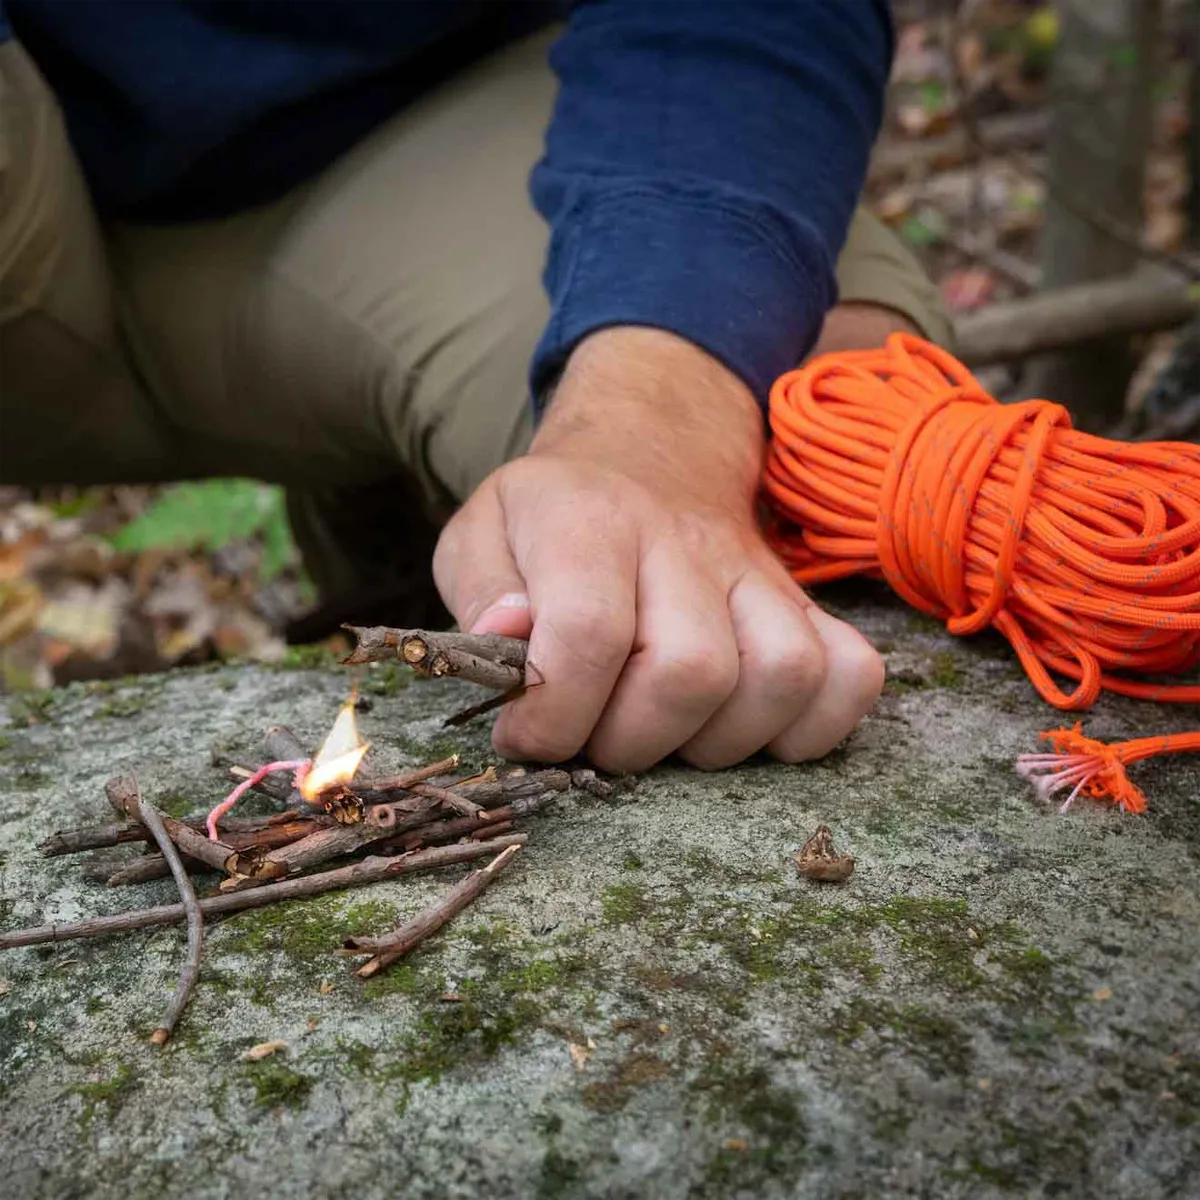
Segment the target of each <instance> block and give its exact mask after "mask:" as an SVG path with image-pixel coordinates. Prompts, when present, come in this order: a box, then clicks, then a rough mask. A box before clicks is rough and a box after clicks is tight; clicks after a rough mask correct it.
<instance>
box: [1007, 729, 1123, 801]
mask: <svg viewBox="0 0 1200 1200" xmlns="http://www.w3.org/2000/svg"><path fill="white" fill-rule="evenodd" d="M1040 740H1041V741H1043V742H1049V743H1050V744H1051V745H1052V746H1053V747H1054V753H1053V754H1022V755H1021V756H1020V757H1019V758H1018V759H1017V774H1019V775H1021V776H1022V777H1023V778H1025V779H1027V780H1029V782H1030V783H1031V784H1032V785H1033V788H1034V790H1035V791H1036V792H1037V794H1038V796H1039V797H1041V799H1043V800H1049V799H1050V798H1051V797H1053V796H1054V795H1056V794H1057V793H1059V792H1062V791H1065V790H1066V789H1067V788H1070V794H1069V795H1068V796H1067V798H1066V799H1065V800H1064V801H1063V802H1062V804H1061V805H1060V806H1059V810H1058V811H1059V812H1066V811H1067V809H1068V808H1070V807H1071V805H1072V804H1074V803H1075V800H1076V799H1077V798H1078V797H1079V796H1090V797H1091V798H1092V799H1093V800H1107V801H1109V803H1111V804H1116V805H1117V806H1118V807H1119V808H1120V809H1121V811H1122V812H1132V813H1140V812H1145V811H1146V797H1145V795H1144V794H1143V792H1142V790H1141V788H1139V787H1138V786H1137V784H1135V783H1134V782H1133V781H1132V780H1131V779H1130V778H1129V776H1128V775H1126V774H1125V764H1124V763H1123V762H1122V761H1121V754H1120V746H1121V743H1117V744H1115V745H1112V746H1110V745H1107V744H1106V743H1104V742H1098V741H1096V739H1095V738H1090V737H1085V736H1084V734H1083V730H1082V726H1080V725H1075V726H1074V727H1073V728H1071V729H1052V730H1050V731H1048V732H1046V733H1043V734H1041V735H1040Z"/></svg>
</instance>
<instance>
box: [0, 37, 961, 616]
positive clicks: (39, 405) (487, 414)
mask: <svg viewBox="0 0 1200 1200" xmlns="http://www.w3.org/2000/svg"><path fill="white" fill-rule="evenodd" d="M548 40H549V39H548V37H547V36H545V35H541V36H538V37H535V38H532V39H529V40H527V41H525V42H522V43H519V44H517V45H514V46H512V47H509V48H507V49H505V50H503V51H501V52H500V53H498V54H496V55H495V56H493V57H492V58H491V59H489V60H487V61H486V62H484V63H482V64H480V65H479V66H477V67H473V68H471V69H470V70H468V71H465V72H464V73H463V74H462V75H461V76H459V77H458V78H456V79H454V80H452V81H451V82H450V83H448V84H446V85H445V86H443V87H442V88H440V89H438V90H436V91H435V92H433V93H431V94H430V95H428V96H426V97H424V98H423V99H422V100H420V101H418V102H417V103H415V104H414V105H412V106H411V107H410V108H408V109H406V110H405V111H404V112H402V113H400V114H399V115H397V116H396V117H395V118H393V119H392V120H391V121H390V122H388V123H387V124H386V125H384V126H382V127H381V128H379V129H378V130H376V131H375V132H374V133H373V134H372V135H370V136H369V137H367V138H366V139H364V140H363V141H362V142H361V143H360V144H359V145H358V146H356V147H355V148H354V149H353V150H351V151H350V152H349V153H347V154H346V155H344V156H343V157H342V158H341V159H340V160H338V161H337V162H335V163H334V164H333V165H332V166H331V167H329V168H328V169H327V170H326V171H325V172H324V173H323V174H322V175H320V176H318V177H317V178H316V179H314V180H312V181H310V182H309V183H307V184H305V185H304V186H302V187H301V188H298V189H296V190H295V191H294V192H293V193H291V194H290V195H288V196H286V197H285V198H284V199H283V200H281V201H279V202H278V203H276V204H273V205H270V206H268V207H266V208H260V209H255V210H251V211H247V212H244V213H240V214H238V215H236V216H234V217H231V218H228V219H225V220H220V221H212V222H201V223H193V224H186V225H178V226H157V227H149V226H130V225H119V226H115V227H111V228H107V229H105V230H103V233H102V232H101V231H100V230H99V228H98V226H97V223H96V220H95V218H94V216H93V215H92V212H91V209H90V205H89V203H88V199H87V196H86V192H85V188H84V184H83V182H82V180H81V178H80V175H79V171H78V168H77V167H76V165H75V161H74V158H73V155H72V153H71V150H70V147H69V144H68V143H67V140H66V137H65V134H64V131H63V129H62V125H61V121H60V118H59V116H58V110H57V107H56V105H55V104H54V101H53V98H52V97H51V96H50V95H49V94H48V92H47V91H46V89H45V86H44V84H42V82H41V80H40V77H39V76H38V75H37V73H36V70H35V69H34V68H33V67H32V65H31V64H30V63H29V60H28V59H27V58H25V57H24V55H23V54H22V52H21V51H20V49H19V47H17V46H16V45H15V44H13V43H9V44H8V45H5V46H3V47H0V82H2V86H3V88H4V91H5V95H4V96H3V97H0V114H2V116H0V120H3V130H2V135H3V136H2V140H0V202H2V205H3V207H2V209H0V267H2V272H0V479H3V480H5V481H9V482H27V483H34V482H66V481H71V482H81V483H85V482H101V481H107V482H115V481H137V480H164V479H176V478H187V477H197V476H205V475H252V476H256V477H259V478H263V479H267V480H272V481H275V482H279V483H282V484H284V485H285V487H286V488H287V492H288V498H289V510H290V512H291V515H292V518H293V524H294V526H295V529H296V534H297V538H298V540H299V542H300V544H301V547H302V549H303V550H304V552H305V558H306V561H307V564H308V566H309V569H310V571H311V572H312V574H313V576H314V579H315V581H316V582H317V584H318V587H319V588H320V590H321V591H322V593H324V594H326V595H335V594H342V593H348V592H351V591H359V592H360V593H361V592H362V590H363V589H364V588H365V589H367V590H368V591H369V590H372V589H375V590H380V589H381V590H387V589H388V588H394V587H396V586H397V584H399V583H400V582H401V581H402V580H403V578H404V577H405V576H411V575H412V574H413V573H414V569H418V570H420V571H422V572H425V571H427V566H428V553H429V551H430V550H431V548H432V543H433V539H434V536H435V530H436V524H437V522H438V521H439V520H440V519H444V517H445V516H446V515H447V514H448V513H449V512H450V511H452V509H453V507H454V506H455V505H456V504H457V503H459V502H461V501H462V500H463V499H464V498H465V497H466V496H467V495H468V494H469V493H470V492H471V491H472V490H473V489H474V487H475V486H476V485H477V484H478V483H479V482H480V481H481V480H482V479H483V478H484V477H485V476H486V475H487V474H488V473H489V472H490V471H492V470H493V469H495V468H496V467H498V466H499V465H500V464H501V463H503V462H504V461H506V460H507V459H509V458H512V457H513V456H515V455H517V454H519V453H521V452H522V450H523V449H524V448H525V446H526V445H527V443H528V439H529V437H530V436H531V433H532V425H531V420H530V412H529V406H528V403H527V399H526V396H527V391H526V370H527V367H528V363H529V359H530V356H531V354H532V351H533V347H534V345H535V343H536V341H537V339H538V337H539V335H540V333H541V330H542V327H543V325H544V323H545V320H546V317H547V308H546V300H545V297H544V294H543V292H542V289H541V284H540V274H541V268H542V262H543V258H544V254H545V249H546V242H547V231H546V229H545V227H544V225H543V223H542V221H541V219H540V217H538V215H537V213H536V212H535V211H534V210H533V208H532V206H531V204H530V202H529V199H528V194H527V179H528V174H529V170H530V168H531V167H532V165H533V163H534V162H535V160H536V159H537V158H538V156H539V155H540V153H541V148H542V137H543V134H544V131H545V127H546V124H547V121H548V119H549V114H550V110H551V106H552V104H553V99H554V80H553V76H552V75H551V73H550V70H549V67H548V65H547V63H546V45H547V42H548ZM14 97H15V102H14V99H13V98H14ZM839 280H840V283H841V287H842V292H843V300H845V301H850V302H857V303H865V304H875V305H883V306H886V307H887V308H889V309H892V310H896V311H898V312H900V313H901V314H903V315H904V316H906V317H907V318H908V319H909V321H911V322H912V323H913V324H914V325H915V326H916V327H917V328H918V329H919V330H921V331H922V332H924V333H925V334H926V335H927V336H931V337H933V338H935V339H937V340H943V341H944V340H945V339H946V338H947V336H948V324H947V322H946V320H945V317H944V315H943V314H942V312H941V309H940V306H939V304H938V299H937V293H936V290H935V289H933V287H932V285H931V284H930V283H929V282H928V281H927V280H926V279H925V278H924V277H923V275H922V274H921V272H920V269H919V267H918V266H917V265H916V263H915V261H913V260H912V258H911V256H909V255H908V254H907V252H906V251H905V250H904V249H903V247H901V246H900V245H899V244H898V243H897V242H896V241H895V239H894V238H892V237H891V235H890V234H888V233H887V232H886V231H885V230H883V229H882V227H881V226H879V225H878V223H877V222H875V221H874V219H873V218H871V217H869V216H867V215H866V214H865V213H862V212H860V213H859V214H858V216H856V218H855V221H854V224H853V226H852V228H851V233H850V238H849V241H848V243H847V246H846V248H845V250H844V251H843V254H842V257H841V260H840V262H839ZM844 311H845V312H851V311H852V310H851V309H850V308H847V309H846V310H844ZM852 326H853V322H852V321H851V322H850V327H852ZM846 327H847V326H846V322H845V321H841V322H840V324H839V320H838V318H836V317H835V318H833V319H831V322H830V324H829V326H828V327H827V335H828V337H829V338H831V339H832V338H836V337H838V336H845V333H844V331H845V329H846ZM839 330H841V332H840V333H839Z"/></svg>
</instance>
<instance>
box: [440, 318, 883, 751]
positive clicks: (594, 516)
mask: <svg viewBox="0 0 1200 1200" xmlns="http://www.w3.org/2000/svg"><path fill="white" fill-rule="evenodd" d="M763 446H764V435H763V424H762V415H761V412H760V411H759V408H758V406H757V404H756V403H755V401H754V399H753V397H752V396H751V395H750V393H749V391H748V390H747V389H746V388H745V387H744V385H743V384H742V383H741V382H740V381H739V380H738V379H737V378H736V377H735V376H734V375H733V374H732V373H730V372H729V371H728V370H726V369H725V368H724V367H723V366H722V365H721V364H719V363H718V362H716V361H715V360H714V359H712V358H711V357H710V356H708V355H707V354H705V353H704V352H703V351H701V350H699V349H697V348H696V347H694V346H693V345H691V344H690V343H688V342H685V341H683V340H682V339H680V338H677V337H675V336H674V335H672V334H669V333H664V332H660V331H657V330H651V329H641V328H619V329H610V330H605V331H602V332H600V333H597V334H593V335H592V336H591V337H589V338H588V339H586V340H585V341H584V342H583V343H581V344H580V346H579V347H578V348H577V349H576V351H575V353H574V354H573V355H572V357H571V360H570V362H569V363H568V365H567V368H566V371H565V372H564V374H563V377H562V380H561V382H560V384H559V387H558V389H557V392H556V394H555V397H554V401H553V404H552V406H551V408H550V411H549V413H548V414H547V416H546V419H545V422H544V424H543V426H542V428H541V430H540V431H539V433H538V435H537V437H536V438H535V440H534V443H533V445H532V447H531V449H530V451H529V453H528V454H527V455H526V456H525V457H523V458H520V459H517V460H516V461H514V462H511V463H509V464H507V465H506V466H504V467H501V468H500V469H499V470H498V471H496V472H494V473H493V474H492V475H491V476H489V478H488V479H486V480H485V481H484V482H483V484H481V485H480V487H479V488H478V489H477V490H476V492H475V494H474V495H473V496H472V497H471V498H470V500H469V501H468V502H467V503H466V504H465V505H464V506H463V508H462V509H461V510H460V511H459V512H458V514H457V515H456V516H455V517H454V519H453V520H452V521H451V522H450V524H449V525H448V526H447V527H446V530H445V532H444V533H443V535H442V538H441V541H440V543H439V544H438V548H437V552H436V554H435V555H434V563H433V569H434V576H435V578H436V580H437V584H438V588H439V589H440V591H441V593H442V596H443V598H444V599H445V601H446V604H447V606H448V607H449V609H450V611H451V612H452V613H453V614H454V616H455V618H456V619H457V620H458V622H459V623H460V625H461V626H462V627H463V628H464V629H471V630H474V631H476V632H489V631H490V632H498V633H505V634H509V635H511V636H514V637H528V638H529V641H530V645H529V662H530V665H531V668H530V675H531V681H533V680H536V678H537V677H539V676H540V677H541V679H542V680H543V681H544V682H543V683H542V684H541V686H539V687H534V688H531V689H530V690H529V691H528V692H527V693H526V694H525V695H524V696H523V697H521V698H520V699H519V700H517V701H515V702H513V703H512V704H509V705H508V706H506V707H505V708H504V710H503V711H502V712H501V715H500V717H499V719H498V721H497V724H496V730H495V735H494V740H495V744H496V748H497V750H499V751H500V752H501V753H502V754H505V755H507V756H509V757H513V758H528V759H538V760H542V761H547V762H553V761H557V760H561V759H565V758H569V757H571V756H572V755H574V754H576V753H578V752H579V751H580V750H584V749H586V752H587V754H588V755H589V756H590V757H591V759H592V760H593V761H594V762H595V763H596V764H597V765H598V766H600V767H602V768H605V769H608V770H611V771H637V770H642V769H644V768H646V767H648V766H650V765H651V764H652V763H655V762H657V761H658V760H659V759H661V758H663V757H665V756H666V755H668V754H670V753H671V752H672V751H674V750H678V751H679V752H680V754H681V755H682V756H683V758H685V759H686V760H687V761H689V762H691V763H693V764H695V765H696V766H698V767H704V768H717V767H724V766H729V765H731V764H733V763H736V762H738V761H740V760H741V759H743V758H745V757H747V756H748V755H750V754H753V753H754V752H755V751H757V750H760V749H762V748H763V747H766V748H768V749H769V750H770V751H771V753H773V754H774V755H776V756H777V757H779V758H781V759H783V760H785V761H787V762H795V761H798V760H801V759H807V758H816V757H819V756H820V755H822V754H825V753H826V752H828V751H829V750H831V749H832V748H833V747H834V746H835V745H836V744H837V743H838V742H839V741H840V740H841V739H842V738H843V737H845V736H846V734H847V733H849V732H850V730H851V729H853V727H854V725H855V724H856V723H857V722H858V720H859V718H860V717H862V716H863V714H864V713H865V712H867V710H868V709H869V708H870V707H871V705H872V704H873V703H874V701H875V699H876V697H877V696H878V694H879V690H880V688H881V687H882V684H883V664H882V662H881V661H880V659H879V656H878V655H877V654H876V653H875V651H874V650H873V649H872V648H871V646H870V645H869V644H868V643H867V642H866V640H865V639H864V638H863V637H862V636H861V635H860V634H859V633H858V632H857V631H856V630H854V629H852V628H851V627H850V626H849V625H846V624H845V623H843V622H842V621H838V620H836V619H835V618H833V617H831V616H829V615H828V614H826V613H824V612H822V611H821V610H820V609H819V608H817V607H816V605H814V604H813V603H812V601H811V600H810V599H809V598H808V597H807V596H806V595H805V594H804V592H802V591H801V590H800V588H799V587H797V586H796V584H795V583H793V582H792V580H791V579H790V578H789V577H788V575H787V573H786V571H785V570H784V569H783V567H782V566H781V565H780V563H779V562H778V561H777V560H776V558H775V557H774V555H773V554H772V553H771V552H770V550H768V548H767V546H766V544H765V543H764V542H763V540H762V537H761V535H760V533H759V531H758V526H757V523H756V520H755V515H754V502H755V496H756V494H757V488H758V478H759V472H760V470H761V466H762V455H763Z"/></svg>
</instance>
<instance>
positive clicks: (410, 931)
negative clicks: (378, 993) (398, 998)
mask: <svg viewBox="0 0 1200 1200" xmlns="http://www.w3.org/2000/svg"><path fill="white" fill-rule="evenodd" d="M483 844H484V845H487V844H488V843H483ZM519 849H520V846H519V845H513V846H509V847H508V848H507V849H506V850H504V851H503V852H502V853H500V854H498V855H497V856H496V857H495V858H494V859H492V861H491V862H490V863H488V865H487V866H486V867H484V868H483V869H482V870H479V871H472V872H471V874H470V875H468V876H467V877H466V879H463V880H461V881H460V882H459V883H456V884H455V885H454V886H453V887H452V888H451V889H450V890H449V891H448V892H447V893H446V894H445V895H444V896H442V897H441V899H439V900H437V901H436V902H435V903H433V904H431V905H430V906H429V907H428V908H427V909H425V910H424V912H421V913H418V914H417V916H415V917H413V919H412V920H411V921H405V923H404V924H403V925H401V926H400V927H399V928H398V929H395V930H393V932H391V933H389V934H385V935H384V936H383V937H374V938H370V937H368V938H361V937H351V938H347V939H346V940H345V942H343V943H342V949H343V952H346V953H350V954H362V953H369V954H373V955H374V957H373V958H371V959H369V960H368V961H367V962H365V963H364V964H363V965H362V966H361V967H359V968H358V970H357V971H356V972H355V974H356V975H358V976H359V978H360V979H369V978H370V977H371V976H372V975H375V974H377V973H378V972H380V971H382V970H383V969H384V968H385V967H389V966H391V964H392V963H394V962H395V961H396V960H397V959H399V958H403V957H404V955H406V954H407V953H408V952H409V951H410V950H412V949H413V948H414V947H416V946H419V945H420V944H421V943H422V942H423V941H424V940H425V939H426V938H427V937H429V936H430V934H432V933H436V932H437V931H438V930H439V929H441V927H442V926H443V925H445V924H446V922H447V921H449V920H450V919H451V918H452V917H453V916H454V915H455V914H456V913H460V912H462V910H463V909H464V908H466V907H467V905H468V904H470V903H471V901H472V900H474V899H475V897H476V896H478V895H479V894H480V892H482V891H483V890H484V889H485V888H486V887H487V886H488V884H490V883H491V882H492V880H494V879H495V878H496V876H497V875H499V874H500V872H501V871H503V870H504V868H505V867H507V866H508V864H509V863H510V862H512V860H513V856H514V855H515V854H516V853H517V851H518V850H519Z"/></svg>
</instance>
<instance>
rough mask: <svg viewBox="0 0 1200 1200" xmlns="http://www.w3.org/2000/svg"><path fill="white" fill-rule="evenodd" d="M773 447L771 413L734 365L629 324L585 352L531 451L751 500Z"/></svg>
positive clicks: (577, 355)
mask: <svg viewBox="0 0 1200 1200" xmlns="http://www.w3.org/2000/svg"><path fill="white" fill-rule="evenodd" d="M764 442H765V431H764V424H763V419H762V411H761V409H760V408H759V406H758V404H757V402H756V401H755V398H754V396H753V395H752V394H751V392H750V390H749V388H748V387H746V385H745V384H744V383H742V381H741V380H740V379H738V377H737V376H736V375H734V374H733V373H732V372H731V371H729V370H728V369H727V368H726V367H725V366H723V365H722V364H721V363H719V362H717V360H716V359H714V358H713V357H712V356H711V355H709V354H707V353H706V352H705V351H704V350H702V349H700V348H699V347H697V346H695V345H693V344H691V343H690V342H687V341H685V340H684V339H682V338H679V337H677V336H675V335H674V334H671V333H666V332H664V331H662V330H658V329H647V328H633V327H619V328H613V329H606V330H602V331H600V332H598V333H595V334H593V335H591V336H590V337H588V338H586V339H584V341H582V342H581V343H580V344H579V345H578V346H577V347H576V348H575V351H574V352H573V353H572V355H571V357H570V359H569V360H568V363H567V367H566V369H565V371H564V372H563V376H562V378H561V380H560V381H559V384H558V387H557V388H556V389H555V395H554V400H553V403H552V404H551V405H550V407H549V409H548V411H547V413H546V416H545V418H544V420H543V422H542V426H541V428H540V430H539V431H538V434H537V436H536V437H535V438H534V442H533V446H532V448H531V452H532V453H535V454H558V455H570V456H578V457H585V458H589V459H591V460H593V461H604V462H613V461H620V462H622V463H624V464H625V467H626V469H627V472H628V473H629V474H630V475H631V476H633V477H635V478H639V479H643V480H645V481H646V482H655V483H658V482H659V481H661V478H662V477H663V475H664V474H666V475H670V476H675V475H679V476H680V478H679V479H678V481H677V484H678V486H680V487H681V488H683V489H685V490H687V491H692V490H693V489H694V491H695V493H696V494H697V495H703V494H705V493H706V492H707V493H709V494H711V493H712V492H713V491H718V492H720V493H721V494H722V495H724V494H726V493H734V494H737V495H739V496H742V497H744V498H745V499H746V500H747V501H748V500H749V498H750V497H752V496H753V494H754V491H755V489H756V488H757V483H758V476H759V472H760V469H761V466H762V455H763V448H764Z"/></svg>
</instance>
